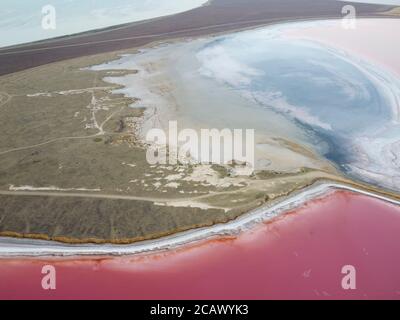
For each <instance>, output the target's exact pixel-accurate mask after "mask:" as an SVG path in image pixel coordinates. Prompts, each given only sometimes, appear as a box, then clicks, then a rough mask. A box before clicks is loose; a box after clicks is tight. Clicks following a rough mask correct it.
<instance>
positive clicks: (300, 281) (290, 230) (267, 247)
mask: <svg viewBox="0 0 400 320" xmlns="http://www.w3.org/2000/svg"><path fill="white" fill-rule="evenodd" d="M46 264H51V265H53V266H55V267H56V271H57V289H56V290H54V291H45V290H43V289H42V286H41V280H42V277H43V275H42V274H41V269H42V267H43V266H44V265H46ZM346 265H351V266H354V267H355V269H356V277H355V279H356V287H357V289H356V290H344V289H343V287H342V279H343V277H345V275H344V274H342V268H343V266H346ZM17 298H22V299H28V298H29V299H72V298H74V299H89V298H91V299H92V298H96V299H400V207H397V206H395V205H391V204H388V203H385V202H383V201H380V200H377V199H372V198H369V197H366V196H362V195H359V194H354V193H350V192H344V191H337V192H334V193H332V194H329V195H327V196H325V197H323V198H322V199H319V200H313V201H310V202H308V203H306V204H305V205H303V206H302V207H301V208H300V209H297V210H295V211H292V212H289V213H287V214H286V215H284V216H281V217H280V218H278V219H275V220H274V221H271V222H269V223H263V224H261V225H259V226H258V227H257V228H255V229H253V230H251V231H247V232H244V233H243V234H241V235H239V236H237V237H234V238H233V237H232V238H221V239H217V240H215V239H214V240H209V241H204V242H203V243H200V244H197V245H194V246H190V247H185V248H181V249H179V250H174V251H169V252H164V253H157V254H150V255H141V256H133V257H114V258H111V257H108V258H101V259H82V258H75V259H71V258H69V259H67V260H60V259H58V260H54V259H47V260H37V259H34V260H33V259H11V260H10V259H7V260H5V259H3V260H0V299H17Z"/></svg>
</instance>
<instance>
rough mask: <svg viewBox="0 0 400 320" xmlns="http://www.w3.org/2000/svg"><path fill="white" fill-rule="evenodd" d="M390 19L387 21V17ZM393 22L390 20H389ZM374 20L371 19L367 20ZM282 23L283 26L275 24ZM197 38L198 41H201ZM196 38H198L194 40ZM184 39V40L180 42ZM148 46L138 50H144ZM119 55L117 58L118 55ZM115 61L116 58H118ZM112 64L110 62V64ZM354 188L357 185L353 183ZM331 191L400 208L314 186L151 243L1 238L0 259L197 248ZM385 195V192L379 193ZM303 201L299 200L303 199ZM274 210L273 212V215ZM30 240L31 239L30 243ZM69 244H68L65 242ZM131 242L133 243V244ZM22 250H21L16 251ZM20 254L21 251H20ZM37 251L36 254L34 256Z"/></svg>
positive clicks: (368, 193)
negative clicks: (221, 221) (222, 221)
mask: <svg viewBox="0 0 400 320" xmlns="http://www.w3.org/2000/svg"><path fill="white" fill-rule="evenodd" d="M388 18H389V17H388ZM390 18H392V17H390ZM320 19H321V18H316V19H315V20H320ZM370 19H374V18H370ZM312 20H314V19H307V20H305V21H312ZM297 21H298V20H297V19H296V20H291V21H288V22H284V23H290V22H297ZM278 23H282V22H280V21H279V22H278ZM274 24H276V22H270V23H268V24H266V25H274ZM266 25H264V26H254V27H249V28H246V30H247V29H257V28H262V27H265V26H266ZM241 31H243V30H242V29H238V30H235V31H233V32H241ZM227 32H229V33H231V32H232V31H224V32H222V33H221V34H224V33H227ZM217 34H219V33H216V34H213V35H210V36H209V37H213V36H216V35H217ZM202 37H203V36H200V37H199V38H202ZM194 38H197V37H194ZM183 39H185V38H183ZM179 40H181V38H177V39H170V40H161V41H156V42H154V43H153V44H150V45H149V46H150V47H152V46H156V45H157V44H160V43H171V42H174V41H179ZM146 47H148V46H144V47H139V48H136V49H140V48H146ZM117 55H118V54H117ZM117 60H118V58H117ZM111 61H113V60H111ZM354 183H355V184H356V182H354ZM331 190H347V191H351V192H356V193H359V194H363V195H366V196H369V197H372V198H375V199H379V200H382V201H385V202H390V203H393V204H396V205H400V201H398V200H394V199H391V198H390V197H386V196H381V195H378V194H377V193H374V192H373V191H366V190H367V188H365V189H364V190H363V188H362V187H360V188H357V187H355V186H353V187H351V186H347V185H345V184H340V183H335V182H316V183H314V184H312V185H311V186H309V187H306V188H304V189H302V190H300V191H296V192H293V193H292V194H290V195H287V196H285V197H283V198H280V199H277V200H275V201H273V202H272V203H267V204H266V205H265V206H263V207H260V208H258V209H254V210H251V211H250V212H247V213H244V214H242V215H241V216H240V217H239V218H237V219H235V220H232V221H230V222H228V223H226V224H216V225H214V226H210V227H202V228H198V229H196V228H192V229H190V230H189V231H184V232H179V231H178V232H177V233H174V234H172V235H168V236H164V237H157V238H156V239H153V240H138V241H137V242H135V243H134V244H128V245H126V244H102V245H99V244H84V245H82V244H79V245H77V244H63V243H62V242H56V241H46V240H35V235H28V236H27V235H25V236H24V235H22V239H21V237H19V236H18V235H15V236H14V235H11V236H10V237H5V238H2V237H0V259H1V258H3V257H16V256H21V255H20V253H21V254H22V256H28V257H40V256H76V255H77V256H98V255H112V256H123V255H132V254H141V253H152V252H157V251H164V250H169V249H174V248H176V247H180V246H183V245H190V244H196V243H198V242H200V241H204V240H208V239H212V238H214V237H219V236H226V235H228V236H232V235H233V236H234V235H236V234H237V233H240V232H243V231H245V230H247V228H252V227H253V226H254V225H256V224H258V223H259V222H262V221H266V220H269V219H271V218H275V217H276V216H278V215H280V214H282V212H286V211H289V210H290V209H293V208H298V207H300V206H301V205H302V204H303V203H305V202H306V201H308V200H314V199H317V198H319V197H320V196H323V195H325V194H327V193H329V192H330V191H331ZM382 192H383V193H384V192H385V190H382ZM302 197H303V199H300V198H302ZM275 210H276V212H274V211H275ZM29 238H32V239H29ZM66 242H68V241H66ZM132 242H133V241H132ZM7 244H12V245H16V246H17V248H18V249H17V250H16V251H15V252H13V251H9V252H7ZM42 245H43V246H46V245H48V246H49V247H48V248H47V249H46V248H45V249H38V248H37V247H39V246H42ZM19 246H21V247H19ZM19 250H20V251H19ZM35 251H38V252H35Z"/></svg>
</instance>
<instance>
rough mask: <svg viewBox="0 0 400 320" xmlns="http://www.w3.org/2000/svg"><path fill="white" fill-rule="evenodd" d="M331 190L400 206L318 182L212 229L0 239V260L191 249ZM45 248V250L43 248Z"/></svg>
mask: <svg viewBox="0 0 400 320" xmlns="http://www.w3.org/2000/svg"><path fill="white" fill-rule="evenodd" d="M334 191H349V192H353V193H356V194H360V195H364V196H367V197H371V198H374V199H377V200H380V201H383V202H386V203H390V204H394V205H400V200H395V199H392V198H389V197H386V196H383V195H378V194H375V193H373V192H370V191H366V190H362V189H360V188H356V187H352V186H348V185H345V184H340V183H335V182H328V181H324V182H317V183H315V184H313V185H312V186H310V187H308V188H305V189H303V190H301V191H299V192H296V193H295V194H293V195H291V196H290V197H287V198H285V199H283V200H282V199H281V200H278V201H275V202H273V203H270V204H267V205H266V206H263V207H261V208H258V209H255V210H252V211H250V212H248V213H246V214H244V215H242V216H240V217H239V218H238V219H235V220H233V221H231V222H228V223H226V224H216V225H214V226H212V227H206V228H200V229H193V230H189V231H185V232H181V233H176V234H174V235H171V236H167V237H163V238H159V239H156V240H147V241H142V242H137V243H134V244H131V245H113V244H108V245H96V244H87V245H72V244H71V245H67V244H63V243H58V242H53V241H44V240H30V239H18V238H7V237H0V260H1V259H14V258H18V257H23V258H49V257H53V258H56V257H62V258H63V257H64V258H66V257H96V256H97V257H101V256H130V255H138V254H149V253H160V252H164V251H167V250H171V249H178V248H180V247H182V246H191V245H196V244H198V243H201V242H203V241H207V240H213V239H217V238H219V237H232V236H233V237H234V236H237V235H239V234H241V233H243V232H245V231H247V230H250V229H253V228H254V227H256V226H257V225H259V224H260V223H263V222H267V221H269V220H272V219H274V218H276V217H278V216H281V215H282V214H284V213H285V212H288V211H290V210H293V209H296V208H299V207H300V206H301V205H302V204H304V203H306V202H308V201H311V200H317V199H319V198H321V197H323V196H325V195H329V194H330V193H331V192H334ZM46 246H47V247H46Z"/></svg>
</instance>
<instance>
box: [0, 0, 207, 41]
mask: <svg viewBox="0 0 400 320" xmlns="http://www.w3.org/2000/svg"><path fill="white" fill-rule="evenodd" d="M206 2H207V1H206V0H173V1H171V0H113V1H109V0H52V1H48V0H2V1H1V3H0V47H4V46H8V45H14V44H20V43H25V42H31V41H37V40H43V39H48V38H53V37H58V36H63V35H69V34H73V33H79V32H83V31H89V30H94V29H98V28H104V27H109V26H114V25H119V24H122V23H128V22H134V21H140V20H145V19H151V18H156V17H160V16H165V15H169V14H175V13H179V12H183V11H187V10H190V9H193V8H195V7H198V6H201V5H203V4H204V3H206ZM48 4H51V5H53V6H54V8H55V9H56V21H57V25H56V29H55V30H44V29H43V28H42V18H43V14H42V8H43V6H45V5H48Z"/></svg>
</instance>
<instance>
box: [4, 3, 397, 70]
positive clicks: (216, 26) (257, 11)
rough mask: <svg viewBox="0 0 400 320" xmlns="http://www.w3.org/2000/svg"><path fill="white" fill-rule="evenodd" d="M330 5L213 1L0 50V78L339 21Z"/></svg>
mask: <svg viewBox="0 0 400 320" xmlns="http://www.w3.org/2000/svg"><path fill="white" fill-rule="evenodd" d="M345 4H346V3H343V2H338V1H336V0H318V1H315V0H214V1H212V2H211V4H210V5H208V6H204V7H200V8H197V9H194V10H191V11H188V12H185V13H181V14H177V15H173V16H169V17H164V18H160V19H154V20H150V21H145V22H141V23H133V24H127V25H124V26H120V27H115V28H109V29H104V30H102V31H97V32H88V33H83V34H80V35H76V36H73V37H63V38H58V39H53V40H49V41H42V42H37V43H32V44H27V45H22V46H15V47H9V48H6V49H0V75H4V74H9V73H13V72H16V71H21V70H25V69H28V68H32V67H37V66H40V65H44V64H47V63H51V62H56V61H61V60H65V59H71V58H77V57H82V56H86V55H93V54H97V53H104V52H111V51H117V50H122V49H128V48H133V47H138V46H143V45H146V44H148V43H151V42H154V41H158V40H164V39H170V38H178V37H183V36H200V35H206V34H212V33H216V32H222V31H229V30H234V29H239V28H247V27H251V26H257V25H264V24H268V23H273V22H281V21H287V20H295V19H310V18H314V19H315V18H324V17H340V16H341V10H342V7H343V6H344V5H345ZM354 6H355V7H356V9H357V13H358V15H359V16H363V17H365V16H376V15H382V14H381V13H382V12H385V11H388V10H389V9H391V8H392V7H390V6H382V5H367V4H354Z"/></svg>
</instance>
